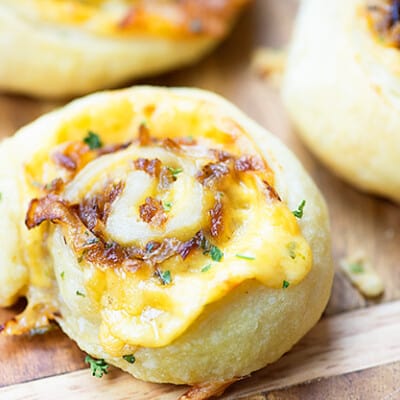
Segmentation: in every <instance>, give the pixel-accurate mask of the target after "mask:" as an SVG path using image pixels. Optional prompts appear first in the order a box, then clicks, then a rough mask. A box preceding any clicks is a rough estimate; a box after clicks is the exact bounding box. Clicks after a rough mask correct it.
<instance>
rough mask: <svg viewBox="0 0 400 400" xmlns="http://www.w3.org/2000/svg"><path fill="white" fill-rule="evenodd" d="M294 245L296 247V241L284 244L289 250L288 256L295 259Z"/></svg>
mask: <svg viewBox="0 0 400 400" xmlns="http://www.w3.org/2000/svg"><path fill="white" fill-rule="evenodd" d="M296 247H297V243H296V242H289V243H288V244H287V246H286V248H287V249H288V251H289V256H290V258H291V259H293V260H294V259H295V258H296Z"/></svg>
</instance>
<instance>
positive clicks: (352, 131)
mask: <svg viewBox="0 0 400 400" xmlns="http://www.w3.org/2000/svg"><path fill="white" fill-rule="evenodd" d="M398 11H399V3H398V2H397V1H394V0H393V1H379V0H376V1H367V0H351V1H347V0H338V1H335V2H329V5H327V6H326V4H322V3H321V2H318V1H316V0H309V1H305V2H304V4H302V6H301V8H300V11H299V16H298V21H297V23H296V28H295V31H294V34H293V39H292V44H291V48H290V52H289V59H288V65H287V68H286V74H285V80H284V86H283V97H284V100H285V103H286V106H287V108H288V111H289V113H290V116H291V118H292V120H293V122H294V124H295V125H296V127H297V128H298V131H299V134H300V135H301V137H302V138H303V139H304V141H305V143H306V144H307V145H308V146H309V148H310V149H311V150H312V151H313V152H314V153H315V154H316V155H317V156H318V157H319V158H320V159H321V160H322V161H323V162H324V163H326V164H327V165H328V166H329V167H330V168H331V169H332V170H333V171H334V172H335V173H337V174H338V175H339V176H341V177H342V178H344V179H346V180H347V181H348V182H350V183H351V184H353V185H355V186H356V187H358V188H360V189H362V190H365V191H367V192H372V193H375V194H379V195H382V196H385V197H389V198H391V199H393V200H395V201H399V200H400V176H399V174H398V173H397V171H396V167H395V166H396V165H397V164H398V160H399V159H400V136H399V134H398V132H399V129H400V123H398V122H397V120H398V118H397V111H398V109H399V106H400V102H399V87H400V86H399V85H400V79H399V76H400V75H399V74H400V71H399V68H398V65H399V60H400V53H399V48H398V43H399V41H398V39H399V37H398V33H397V32H398V31H399V26H400V25H399V21H398ZM316 32H318V34H316Z"/></svg>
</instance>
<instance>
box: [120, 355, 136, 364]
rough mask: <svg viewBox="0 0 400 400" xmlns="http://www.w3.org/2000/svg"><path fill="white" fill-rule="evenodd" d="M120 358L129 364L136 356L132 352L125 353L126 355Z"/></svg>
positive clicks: (133, 361) (132, 362)
mask: <svg viewBox="0 0 400 400" xmlns="http://www.w3.org/2000/svg"><path fill="white" fill-rule="evenodd" d="M122 358H123V359H124V360H125V361H127V362H128V363H129V364H134V363H135V361H136V358H135V356H134V355H133V354H127V355H126V356H122Z"/></svg>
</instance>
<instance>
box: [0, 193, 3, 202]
mask: <svg viewBox="0 0 400 400" xmlns="http://www.w3.org/2000/svg"><path fill="white" fill-rule="evenodd" d="M2 200H3V193H1V192H0V201H2Z"/></svg>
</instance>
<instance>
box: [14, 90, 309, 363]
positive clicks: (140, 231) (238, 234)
mask: <svg viewBox="0 0 400 400" xmlns="http://www.w3.org/2000/svg"><path fill="white" fill-rule="evenodd" d="M156 100H157V101H155V100H154V99H152V98H151V96H147V97H146V96H144V98H143V99H142V100H141V102H137V103H135V104H132V103H131V102H130V101H128V100H126V99H121V98H116V99H115V100H114V101H112V100H109V101H108V102H107V104H103V105H102V106H98V107H97V108H96V109H93V108H91V107H89V106H88V107H87V109H83V110H81V111H80V112H79V113H76V114H74V116H70V117H69V118H68V119H66V120H65V122H64V123H63V124H62V125H61V126H60V127H59V128H58V129H57V130H56V131H55V132H52V133H51V134H48V135H47V136H46V135H43V138H42V141H41V144H40V145H39V146H38V147H37V148H36V150H35V151H34V154H32V157H31V158H30V159H29V160H27V162H26V163H25V165H24V175H25V176H24V184H23V187H24V188H23V197H24V198H25V199H26V204H28V201H29V200H30V203H29V207H27V208H26V211H27V214H26V225H27V227H28V228H29V230H25V231H24V232H23V238H22V243H24V246H23V247H24V253H25V255H26V257H25V259H26V263H27V264H28V265H29V268H30V276H31V284H34V285H36V286H38V285H39V286H46V285H50V283H49V282H48V281H49V279H50V280H51V279H52V278H51V275H49V273H48V271H49V269H54V275H55V278H56V279H57V282H58V285H59V287H60V296H61V298H62V299H63V301H64V302H65V303H67V306H69V307H71V308H73V307H75V305H76V304H80V302H81V303H82V305H84V306H82V307H83V309H86V310H89V311H86V314H85V315H87V317H88V318H95V319H97V320H98V321H99V324H100V331H99V335H100V342H101V344H102V346H103V347H104V349H105V350H106V351H107V352H108V353H109V354H111V355H113V356H121V355H123V354H124V352H126V346H127V345H129V346H146V347H160V346H165V345H168V344H169V343H171V342H172V341H173V340H174V339H176V338H178V337H179V336H180V335H182V334H183V333H184V332H185V331H186V329H187V328H188V327H189V326H190V325H191V324H192V323H193V321H195V319H196V318H197V317H198V316H199V315H200V314H201V313H202V311H203V309H204V307H205V306H206V305H207V304H209V303H212V302H215V301H217V300H218V299H221V298H222V297H224V296H225V295H226V294H227V293H229V292H230V291H232V290H233V289H234V288H235V287H237V286H238V285H240V284H241V283H242V282H244V281H246V280H252V279H255V280H257V281H259V282H261V283H262V284H263V285H265V286H266V287H269V288H274V289H281V290H290V289H291V287H292V286H294V285H296V284H298V283H299V282H301V281H302V280H303V279H304V277H305V276H306V275H307V273H308V272H309V270H310V268H311V266H312V254H311V249H310V247H309V245H308V243H307V242H306V240H305V239H304V237H303V236H302V234H301V231H300V228H299V225H298V222H297V220H296V217H295V216H294V215H293V213H292V212H291V210H289V209H288V207H287V205H286V204H285V203H284V202H283V201H282V200H281V199H280V197H279V194H278V193H277V192H276V190H275V189H274V174H273V172H272V170H271V169H270V167H269V166H268V164H267V162H266V160H265V158H264V156H263V154H262V153H261V152H260V150H259V149H258V147H257V145H256V144H255V142H254V141H253V139H252V138H251V136H250V135H249V134H248V133H247V132H245V131H244V129H243V128H242V127H241V126H240V125H238V124H237V123H236V122H235V121H234V120H232V119H231V118H229V117H228V116H226V115H224V114H223V113H220V112H219V111H218V110H216V109H214V107H213V106H212V105H211V104H209V103H207V102H206V101H199V100H196V101H194V100H193V99H190V98H186V97H185V96H178V95H172V94H169V95H168V96H161V95H160V97H159V98H157V99H156ZM299 200H301V199H299ZM21 247H22V246H21ZM44 264H46V266H44ZM78 275H79V277H78ZM49 276H50V277H49Z"/></svg>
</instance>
